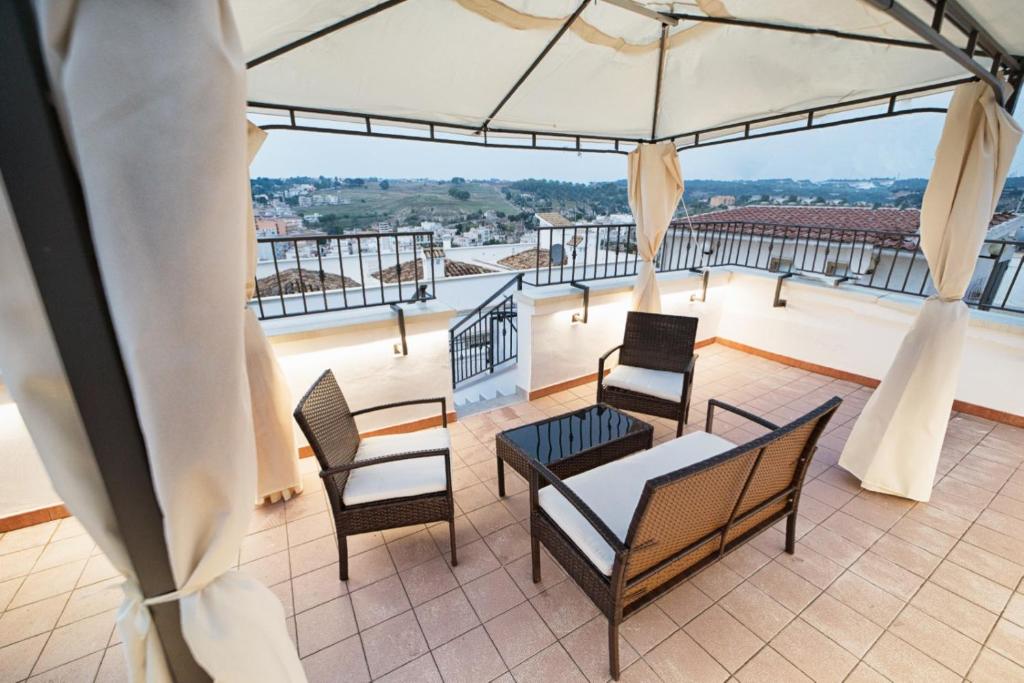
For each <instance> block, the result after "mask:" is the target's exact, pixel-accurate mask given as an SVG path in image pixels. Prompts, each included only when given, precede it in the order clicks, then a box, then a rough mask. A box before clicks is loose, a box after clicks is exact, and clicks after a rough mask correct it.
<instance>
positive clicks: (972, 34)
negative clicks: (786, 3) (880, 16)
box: [246, 0, 1024, 154]
mask: <svg viewBox="0 0 1024 683" xmlns="http://www.w3.org/2000/svg"><path fill="white" fill-rule="evenodd" d="M593 1H594V0H582V1H581V2H580V4H579V5H578V6H577V7H576V10H575V11H574V12H573V13H572V14H571V15H569V17H568V18H567V19H566V20H565V21H564V22H563V23H562V25H561V26H560V27H559V29H558V31H556V32H555V34H554V35H553V36H552V37H551V39H550V40H549V41H548V42H547V44H546V45H545V47H544V49H543V50H541V52H540V54H538V55H537V57H536V58H535V59H534V60H533V62H531V64H530V65H529V67H527V69H526V70H525V71H524V72H523V73H522V75H521V76H520V77H519V79H518V80H517V81H516V82H515V83H514V84H513V85H512V86H511V88H510V89H509V90H508V91H507V92H506V93H505V95H504V96H503V97H502V98H501V100H500V101H499V102H498V103H497V105H496V106H495V107H494V109H493V110H492V111H491V113H490V114H489V115H488V116H487V117H486V118H485V119H484V120H483V121H482V122H481V123H480V124H478V125H467V124H457V123H448V122H440V121H430V120H426V119H416V118H404V117H396V116H386V115H378V114H374V113H372V112H353V111H344V110H338V109H328V108H314V107H303V106H298V105H291V104H286V103H272V102H260V101H250V102H249V107H250V110H251V111H253V112H254V113H270V114H274V115H278V116H281V115H285V116H287V117H288V122H287V123H270V124H266V125H263V126H261V128H263V129H264V130H293V131H307V132H317V133H329V134H336V135H350V136H361V137H376V138H386V139H394V140H413V141H426V142H440V143H444V144H454V145H466V146H475V147H493V148H500V149H527V150H552V151H561V152H587V153H597V154H627V153H628V152H629V149H630V148H632V147H633V146H635V145H638V144H640V143H645V142H648V143H650V142H664V141H672V142H673V143H675V144H676V147H677V149H679V150H680V151H682V150H685V149H693V148H696V147H709V146H711V145H721V144H726V143H730V142H737V141H740V140H751V139H757V138H765V137H774V136H778V135H785V134H788V133H795V132H800V131H805V130H818V129H822V128H831V127H835V126H842V125H848V124H852V123H862V122H865V121H875V120H879V119H888V118H894V117H899V116H907V115H910V114H924V113H939V114H941V113H945V112H946V108H945V107H936V106H920V107H908V108H904V109H898V108H897V104H898V102H899V101H900V100H903V99H907V98H914V97H921V96H925V95H928V94H935V93H939V92H943V91H946V90H949V89H951V88H953V87H955V86H957V85H960V84H962V83H968V82H970V81H975V80H981V81H984V82H986V83H988V84H989V85H990V86H991V87H992V90H993V92H994V94H995V97H996V100H997V101H998V102H999V104H1000V105H1002V106H1003V107H1004V108H1006V110H1007V111H1009V112H1010V113H1013V112H1014V110H1015V108H1016V104H1017V100H1018V97H1019V93H1020V89H1021V86H1022V85H1024V56H1014V55H1012V54H1010V52H1009V51H1008V50H1007V49H1006V48H1004V47H1003V46H1002V45H1001V44H1000V43H999V41H998V40H996V39H995V38H994V37H993V36H992V34H991V33H989V32H988V31H987V30H986V29H985V27H984V26H982V25H981V23H980V22H979V21H978V20H977V19H975V17H973V16H972V15H971V13H970V12H969V11H968V10H966V9H965V8H964V7H963V6H962V5H960V3H959V2H958V1H957V0H925V1H926V2H927V3H928V4H929V5H930V6H931V7H932V9H933V16H932V21H931V23H928V22H925V21H924V20H922V19H921V18H920V17H918V16H917V15H916V14H914V13H913V12H911V11H910V10H908V9H907V8H906V7H905V6H903V5H902V4H900V3H899V2H897V1H896V0H862V1H863V2H867V3H869V4H871V5H872V6H874V7H876V8H877V9H879V10H881V11H884V12H886V13H887V14H889V15H890V16H892V17H893V18H894V19H895V20H896V21H898V22H899V23H901V24H902V25H903V26H905V27H906V28H908V29H909V30H911V31H912V32H914V33H915V34H917V35H918V36H920V37H921V39H922V40H921V41H914V40H905V39H897V38H888V37H883V36H874V35H867V34H861V33H853V32H848V31H837V30H833V29H828V28H819V27H809V26H793V25H786V24H779V23H774V22H766V21H753V20H745V19H739V18H731V17H729V18H726V17H711V16H705V15H700V14H689V13H671V14H669V13H660V12H656V11H654V10H652V9H650V8H648V7H646V6H644V5H641V4H639V3H636V2H634V1H633V0H606V2H610V3H611V4H614V5H616V6H619V7H622V8H624V9H627V10H630V11H633V12H636V13H638V14H642V15H644V16H647V17H649V18H651V19H652V20H654V21H660V22H661V23H662V30H661V39H660V54H661V58H660V59H659V60H658V73H657V78H656V79H655V88H654V93H653V97H652V100H653V104H652V117H651V118H652V120H651V135H650V136H649V137H647V138H635V137H616V136H606V135H591V134H587V133H571V132H566V133H563V132H551V131H534V130H524V129H510V128H502V127H496V126H492V125H491V122H492V121H493V120H494V118H495V117H496V116H497V115H498V113H499V112H500V111H501V110H502V108H503V107H504V106H505V104H506V103H507V102H508V101H509V99H511V98H512V96H513V95H514V94H515V93H516V91H517V90H519V88H520V87H521V86H522V85H523V83H525V82H526V80H527V79H528V78H529V77H530V74H532V73H533V71H534V70H535V69H536V68H537V66H538V65H539V64H540V63H541V62H542V61H543V60H544V58H545V57H546V56H547V55H548V53H549V52H550V51H551V49H552V48H553V47H554V46H555V45H556V44H557V43H558V41H559V40H560V39H561V38H562V36H563V35H565V33H566V32H567V31H568V30H569V29H570V27H571V26H572V25H573V23H574V22H575V21H576V20H577V19H578V18H579V16H580V15H581V14H582V13H583V10H584V9H586V8H587V7H588V6H589V5H590V3H591V2H593ZM403 2H405V0H385V1H384V2H381V3H379V4H377V5H374V6H373V7H370V8H368V9H366V10H364V11H362V12H359V13H357V14H355V15H353V16H351V17H347V18H344V19H341V20H339V21H337V22H335V23H333V24H330V25H329V26H326V27H324V28H322V29H320V30H318V31H316V32H314V33H311V34H309V35H307V36H303V37H302V38H299V39H296V40H294V41H291V42H289V43H287V44H285V45H282V46H281V47H278V48H276V49H274V50H271V51H270V52H267V53H266V54H263V55H260V56H259V57H256V58H254V59H252V60H250V61H249V62H248V63H247V64H246V67H247V68H249V69H251V68H254V67H257V66H259V65H260V64H264V63H266V62H268V61H270V60H272V59H275V58H276V57H279V56H281V55H283V54H286V53H288V52H291V51H292V50H295V49H296V48H299V47H302V46H303V45H307V44H308V43H311V42H313V41H315V40H319V39H320V38H323V37H325V36H329V35H331V34H333V33H335V32H337V31H340V30H342V29H344V28H346V27H348V26H352V25H353V24H356V23H358V22H360V21H362V20H364V19H367V18H369V17H372V16H374V15H376V14H379V13H381V12H384V11H386V10H388V9H390V8H392V7H395V6H397V5H400V4H402V3H403ZM679 21H694V22H705V23H715V24H725V25H729V26H740V27H746V28H750V29H752V30H762V31H781V32H788V33H798V34H810V35H820V36H826V37H830V38H835V39H837V40H849V41H859V42H868V43H875V44H880V45H886V46H894V47H901V48H908V49H919V50H932V51H938V52H941V53H943V54H945V55H947V56H948V57H949V58H950V59H952V60H953V61H955V62H956V63H957V64H959V65H960V66H961V67H963V68H964V69H965V70H966V71H967V72H968V73H969V74H971V75H970V76H968V77H965V78H959V79H955V80H950V81H945V82H942V83H937V84H933V85H928V86H921V87H916V88H908V89H902V90H897V91H893V92H888V93H883V94H879V95H873V96H869V97H863V98H859V99H855V100H848V101H842V102H835V103H832V104H825V105H820V106H816V107H810V108H806V109H800V110H797V111H791V112H785V113H782V114H774V115H770V116H761V117H757V118H753V119H749V120H746V121H740V122H736V123H729V124H724V125H720V126H715V127H711V128H704V129H701V130H692V131H685V132H680V133H676V134H673V135H667V136H656V135H655V131H656V130H657V125H658V119H657V116H658V103H659V101H660V98H661V85H662V70H663V65H664V63H665V44H666V42H667V37H668V28H669V26H674V25H676V24H678V22H679ZM943 26H954V27H955V28H956V29H957V30H958V31H959V32H960V33H962V34H963V36H964V38H965V40H966V43H965V45H964V46H962V47H961V46H958V45H956V44H955V43H954V42H952V41H951V40H949V39H948V38H946V37H945V36H944V35H943V34H942V33H941V31H942V28H943ZM979 59H988V60H991V66H989V67H986V66H985V65H984V64H983V63H982V62H981V61H979ZM1004 79H1005V80H1004ZM871 106H883V107H885V111H883V112H881V113H871V114H863V115H859V116H851V117H848V118H843V119H835V120H827V121H823V120H821V119H822V118H823V117H825V116H829V115H834V114H838V113H840V112H843V111H846V110H849V109H852V108H857V109H860V108H867V107H871ZM301 117H308V118H327V119H333V120H335V121H347V122H349V123H355V124H356V125H358V127H349V128H339V127H332V126H327V125H319V124H315V123H312V122H308V121H306V122H301V123H300V122H299V118H301ZM788 123H793V124H797V125H794V126H792V127H789V128H778V126H782V125H785V124H788ZM403 127H406V128H408V127H415V128H420V129H422V130H423V131H424V133H423V134H416V133H413V132H403V131H401V130H400V129H401V128H403Z"/></svg>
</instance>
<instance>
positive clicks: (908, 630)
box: [889, 606, 981, 676]
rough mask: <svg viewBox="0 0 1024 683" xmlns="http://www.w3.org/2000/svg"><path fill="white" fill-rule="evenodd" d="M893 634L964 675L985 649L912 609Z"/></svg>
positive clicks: (893, 628)
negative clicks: (982, 649)
mask: <svg viewBox="0 0 1024 683" xmlns="http://www.w3.org/2000/svg"><path fill="white" fill-rule="evenodd" d="M889 632H890V633H892V634H893V635H895V636H897V637H899V638H900V639H901V640H904V641H906V642H907V643H909V644H910V645H912V646H913V647H915V648H917V649H918V650H920V651H921V652H923V653H924V654H926V655H928V656H929V657H931V658H932V659H934V660H935V661H937V662H939V663H940V664H942V665H944V666H946V667H947V668H949V669H952V670H953V671H955V672H956V673H958V674H960V675H961V676H965V675H967V672H968V671H969V670H970V668H971V664H972V663H973V662H974V658H975V657H976V656H977V654H978V651H979V650H980V649H981V644H980V643H977V642H975V641H973V640H971V639H970V638H968V637H967V636H965V635H963V634H961V633H958V632H956V631H955V630H953V629H952V628H950V627H949V626H946V625H945V624H943V623H942V622H940V621H939V620H937V619H933V618H932V617H930V616H928V615H927V614H925V613H924V612H922V611H921V610H919V609H917V608H916V607H911V606H907V608H906V609H904V610H903V612H901V613H900V615H899V616H898V617H896V621H894V622H893V623H892V625H891V626H890V627H889Z"/></svg>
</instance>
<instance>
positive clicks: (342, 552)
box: [338, 534, 348, 581]
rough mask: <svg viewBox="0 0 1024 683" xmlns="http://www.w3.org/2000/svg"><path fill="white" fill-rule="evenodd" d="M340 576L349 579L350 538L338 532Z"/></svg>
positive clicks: (341, 578)
mask: <svg viewBox="0 0 1024 683" xmlns="http://www.w3.org/2000/svg"><path fill="white" fill-rule="evenodd" d="M338 578H339V579H340V580H342V581H348V538H347V537H346V536H345V535H344V534H338Z"/></svg>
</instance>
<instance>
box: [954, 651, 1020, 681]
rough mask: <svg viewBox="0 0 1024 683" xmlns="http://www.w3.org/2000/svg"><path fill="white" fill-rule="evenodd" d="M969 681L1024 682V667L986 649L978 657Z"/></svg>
mask: <svg viewBox="0 0 1024 683" xmlns="http://www.w3.org/2000/svg"><path fill="white" fill-rule="evenodd" d="M967 680H969V681H975V682H977V683H1003V681H1024V666H1019V665H1017V664H1014V663H1013V662H1011V661H1010V660H1009V659H1007V658H1006V657H1003V656H1002V655H1000V654H999V653H997V652H995V651H993V650H990V649H989V648H987V647H985V648H982V650H981V654H979V655H978V661H976V662H975V663H974V666H973V667H972V668H971V672H970V674H968V675H967Z"/></svg>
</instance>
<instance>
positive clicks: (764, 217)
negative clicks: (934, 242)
mask: <svg viewBox="0 0 1024 683" xmlns="http://www.w3.org/2000/svg"><path fill="white" fill-rule="evenodd" d="M1012 218H1015V214H1012V213H997V214H995V215H994V216H993V217H992V222H991V223H990V224H989V228H992V227H994V226H996V225H999V224H1000V223H1004V222H1006V221H1008V220H1010V219H1012ZM691 221H692V222H693V224H694V225H695V226H698V229H700V226H701V225H708V226H709V227H710V226H711V225H713V226H714V227H713V228H710V229H713V230H714V231H716V232H739V231H742V232H744V233H746V234H760V233H768V234H771V235H773V236H776V237H786V238H788V239H795V238H800V239H822V240H831V241H833V242H852V241H855V240H858V241H859V240H863V241H865V242H868V243H870V244H876V245H878V246H881V247H893V248H895V247H900V248H903V249H914V248H915V247H916V246H917V240H916V236H917V232H918V227H919V226H920V223H921V212H920V211H919V210H918V209H892V208H885V209H869V208H860V207H845V206H843V207H840V206H827V207H826V206H758V205H754V206H741V207H738V208H735V209H729V210H728V211H718V212H714V213H705V214H701V215H699V216H694V217H693V218H692V219H691ZM736 223H740V224H743V225H740V226H737V225H723V224H736ZM676 225H677V226H680V227H683V226H685V225H686V222H685V221H680V222H677V223H676ZM774 226H777V227H774ZM778 228H783V230H779V229H778ZM808 228H810V229H808ZM838 230H843V231H847V230H848V231H851V232H849V233H843V234H841V233H837V232H832V231H838ZM873 233H882V234H873ZM901 235H905V237H901Z"/></svg>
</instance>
